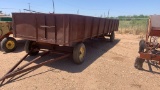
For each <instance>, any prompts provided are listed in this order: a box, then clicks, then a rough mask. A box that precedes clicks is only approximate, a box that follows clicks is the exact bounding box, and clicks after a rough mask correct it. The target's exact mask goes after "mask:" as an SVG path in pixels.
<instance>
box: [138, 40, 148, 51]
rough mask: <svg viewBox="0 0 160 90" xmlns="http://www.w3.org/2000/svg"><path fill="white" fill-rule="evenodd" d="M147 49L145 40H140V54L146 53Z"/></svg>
mask: <svg viewBox="0 0 160 90" xmlns="http://www.w3.org/2000/svg"><path fill="white" fill-rule="evenodd" d="M145 47H146V44H145V40H140V41H139V51H138V53H140V52H144V49H145Z"/></svg>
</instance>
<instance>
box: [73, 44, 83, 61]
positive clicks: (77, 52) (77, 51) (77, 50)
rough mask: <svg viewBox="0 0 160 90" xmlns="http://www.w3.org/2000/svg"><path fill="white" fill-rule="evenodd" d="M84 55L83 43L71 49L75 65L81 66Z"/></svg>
mask: <svg viewBox="0 0 160 90" xmlns="http://www.w3.org/2000/svg"><path fill="white" fill-rule="evenodd" d="M85 55H86V48H85V45H84V44H83V43H79V44H77V45H76V46H75V47H74V49H73V61H74V63H76V64H82V63H83V62H84V57H85Z"/></svg>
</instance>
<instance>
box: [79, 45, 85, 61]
mask: <svg viewBox="0 0 160 90" xmlns="http://www.w3.org/2000/svg"><path fill="white" fill-rule="evenodd" d="M84 55H85V49H84V48H83V47H81V48H80V55H79V58H80V60H82V59H83V57H84Z"/></svg>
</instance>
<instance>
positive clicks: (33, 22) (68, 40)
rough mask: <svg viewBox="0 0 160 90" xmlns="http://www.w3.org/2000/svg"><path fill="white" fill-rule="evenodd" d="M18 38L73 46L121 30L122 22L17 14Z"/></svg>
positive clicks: (16, 30) (76, 16)
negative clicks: (119, 28)
mask: <svg viewBox="0 0 160 90" xmlns="http://www.w3.org/2000/svg"><path fill="white" fill-rule="evenodd" d="M12 17H13V30H14V31H13V33H14V36H15V37H18V38H23V39H27V40H32V41H36V42H42V43H49V44H56V45H62V46H72V44H73V43H76V42H83V41H84V40H86V39H88V38H93V37H98V36H101V35H111V33H112V32H113V31H118V26H119V20H117V19H107V18H97V17H90V16H82V15H73V14H43V13H13V14H12Z"/></svg>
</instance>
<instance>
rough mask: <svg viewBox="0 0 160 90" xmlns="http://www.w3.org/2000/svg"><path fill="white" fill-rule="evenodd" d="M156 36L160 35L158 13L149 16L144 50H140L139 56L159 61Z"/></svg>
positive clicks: (159, 52)
mask: <svg viewBox="0 0 160 90" xmlns="http://www.w3.org/2000/svg"><path fill="white" fill-rule="evenodd" d="M156 37H160V15H152V16H150V18H149V22H148V30H147V34H146V43H145V51H144V52H140V58H142V59H146V60H156V61H159V63H160V51H159V50H158V48H160V44H159V43H158V40H157V38H156Z"/></svg>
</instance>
